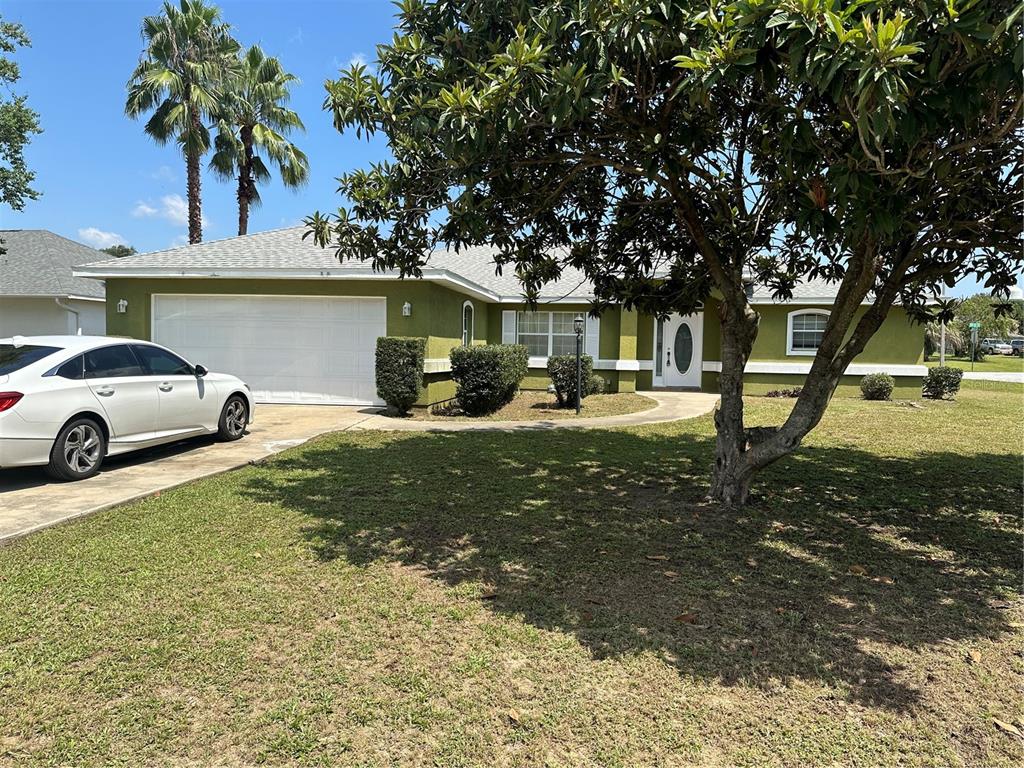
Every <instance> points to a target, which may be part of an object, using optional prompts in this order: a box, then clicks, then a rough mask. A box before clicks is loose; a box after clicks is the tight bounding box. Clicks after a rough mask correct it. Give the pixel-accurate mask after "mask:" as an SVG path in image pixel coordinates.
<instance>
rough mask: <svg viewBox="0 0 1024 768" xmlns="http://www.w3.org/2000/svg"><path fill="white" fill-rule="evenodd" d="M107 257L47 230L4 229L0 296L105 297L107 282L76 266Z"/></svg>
mask: <svg viewBox="0 0 1024 768" xmlns="http://www.w3.org/2000/svg"><path fill="white" fill-rule="evenodd" d="M105 256H106V254H104V253H103V252H102V251H97V250H94V249H92V248H89V247H88V246H86V245H82V244H81V243H76V242H75V241H74V240H68V239H67V238H66V237H61V236H60V235H55V234H54V233H53V232H48V231H47V230H45V229H4V230H0V296H39V297H51V296H52V297H54V298H65V297H75V298H85V299H103V296H104V290H103V285H102V284H101V283H97V282H96V281H95V280H87V279H85V278H82V277H74V276H73V275H72V268H73V267H76V266H78V265H80V264H87V263H89V262H92V261H96V259H98V258H103V257H105Z"/></svg>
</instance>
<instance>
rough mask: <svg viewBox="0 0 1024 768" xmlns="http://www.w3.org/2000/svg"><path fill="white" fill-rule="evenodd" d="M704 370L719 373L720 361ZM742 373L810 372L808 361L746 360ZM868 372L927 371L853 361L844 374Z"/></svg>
mask: <svg viewBox="0 0 1024 768" xmlns="http://www.w3.org/2000/svg"><path fill="white" fill-rule="evenodd" d="M704 370H705V371H708V372H709V373H720V372H721V370H722V363H721V362H719V361H718V360H705V361H704ZM743 372H744V373H789V374H796V375H807V374H808V373H810V372H811V364H810V363H781V362H780V363H759V362H748V363H747V365H746V367H744V369H743ZM868 373H888V374H889V375H890V376H925V375H927V373H928V366H926V365H898V364H893V363H853V364H852V365H850V366H849V367H848V368H847V369H846V372H845V373H844V375H845V376H864V375H865V374H868Z"/></svg>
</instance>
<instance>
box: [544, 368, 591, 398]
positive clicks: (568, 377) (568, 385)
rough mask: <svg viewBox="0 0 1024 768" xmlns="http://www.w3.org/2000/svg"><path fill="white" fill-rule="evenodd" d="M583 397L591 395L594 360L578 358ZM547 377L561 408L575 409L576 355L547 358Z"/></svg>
mask: <svg viewBox="0 0 1024 768" xmlns="http://www.w3.org/2000/svg"><path fill="white" fill-rule="evenodd" d="M580 369H581V373H582V376H581V383H582V384H583V397H586V396H587V395H589V394H591V390H590V388H591V387H592V386H593V382H592V381H591V379H593V378H594V358H592V357H591V356H590V355H581V356H580ZM548 376H549V377H550V378H551V383H552V384H554V385H555V397H556V398H558V404H559V405H560V406H561V407H563V408H575V407H576V355H552V356H551V357H549V358H548Z"/></svg>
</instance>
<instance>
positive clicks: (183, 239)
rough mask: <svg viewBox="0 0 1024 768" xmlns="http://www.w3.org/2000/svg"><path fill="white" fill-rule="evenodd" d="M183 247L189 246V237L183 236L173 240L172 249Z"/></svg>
mask: <svg viewBox="0 0 1024 768" xmlns="http://www.w3.org/2000/svg"><path fill="white" fill-rule="evenodd" d="M182 245H188V235H186V234H181V235H178V236H177V237H175V238H174V239H173V240H171V244H170V246H168V247H170V248H177V247H179V246H182Z"/></svg>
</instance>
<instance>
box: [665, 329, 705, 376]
mask: <svg viewBox="0 0 1024 768" xmlns="http://www.w3.org/2000/svg"><path fill="white" fill-rule="evenodd" d="M703 331H704V315H703V313H697V314H695V315H672V316H670V317H669V318H668V319H667V320H665V325H664V329H663V336H662V345H661V346H662V352H661V354H662V360H661V369H662V371H663V374H662V383H663V385H664V386H666V387H695V388H699V387H700V374H701V369H702V368H703V358H702V356H701V353H702V349H701V347H702V343H701V342H702V339H703V337H704V333H703Z"/></svg>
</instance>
